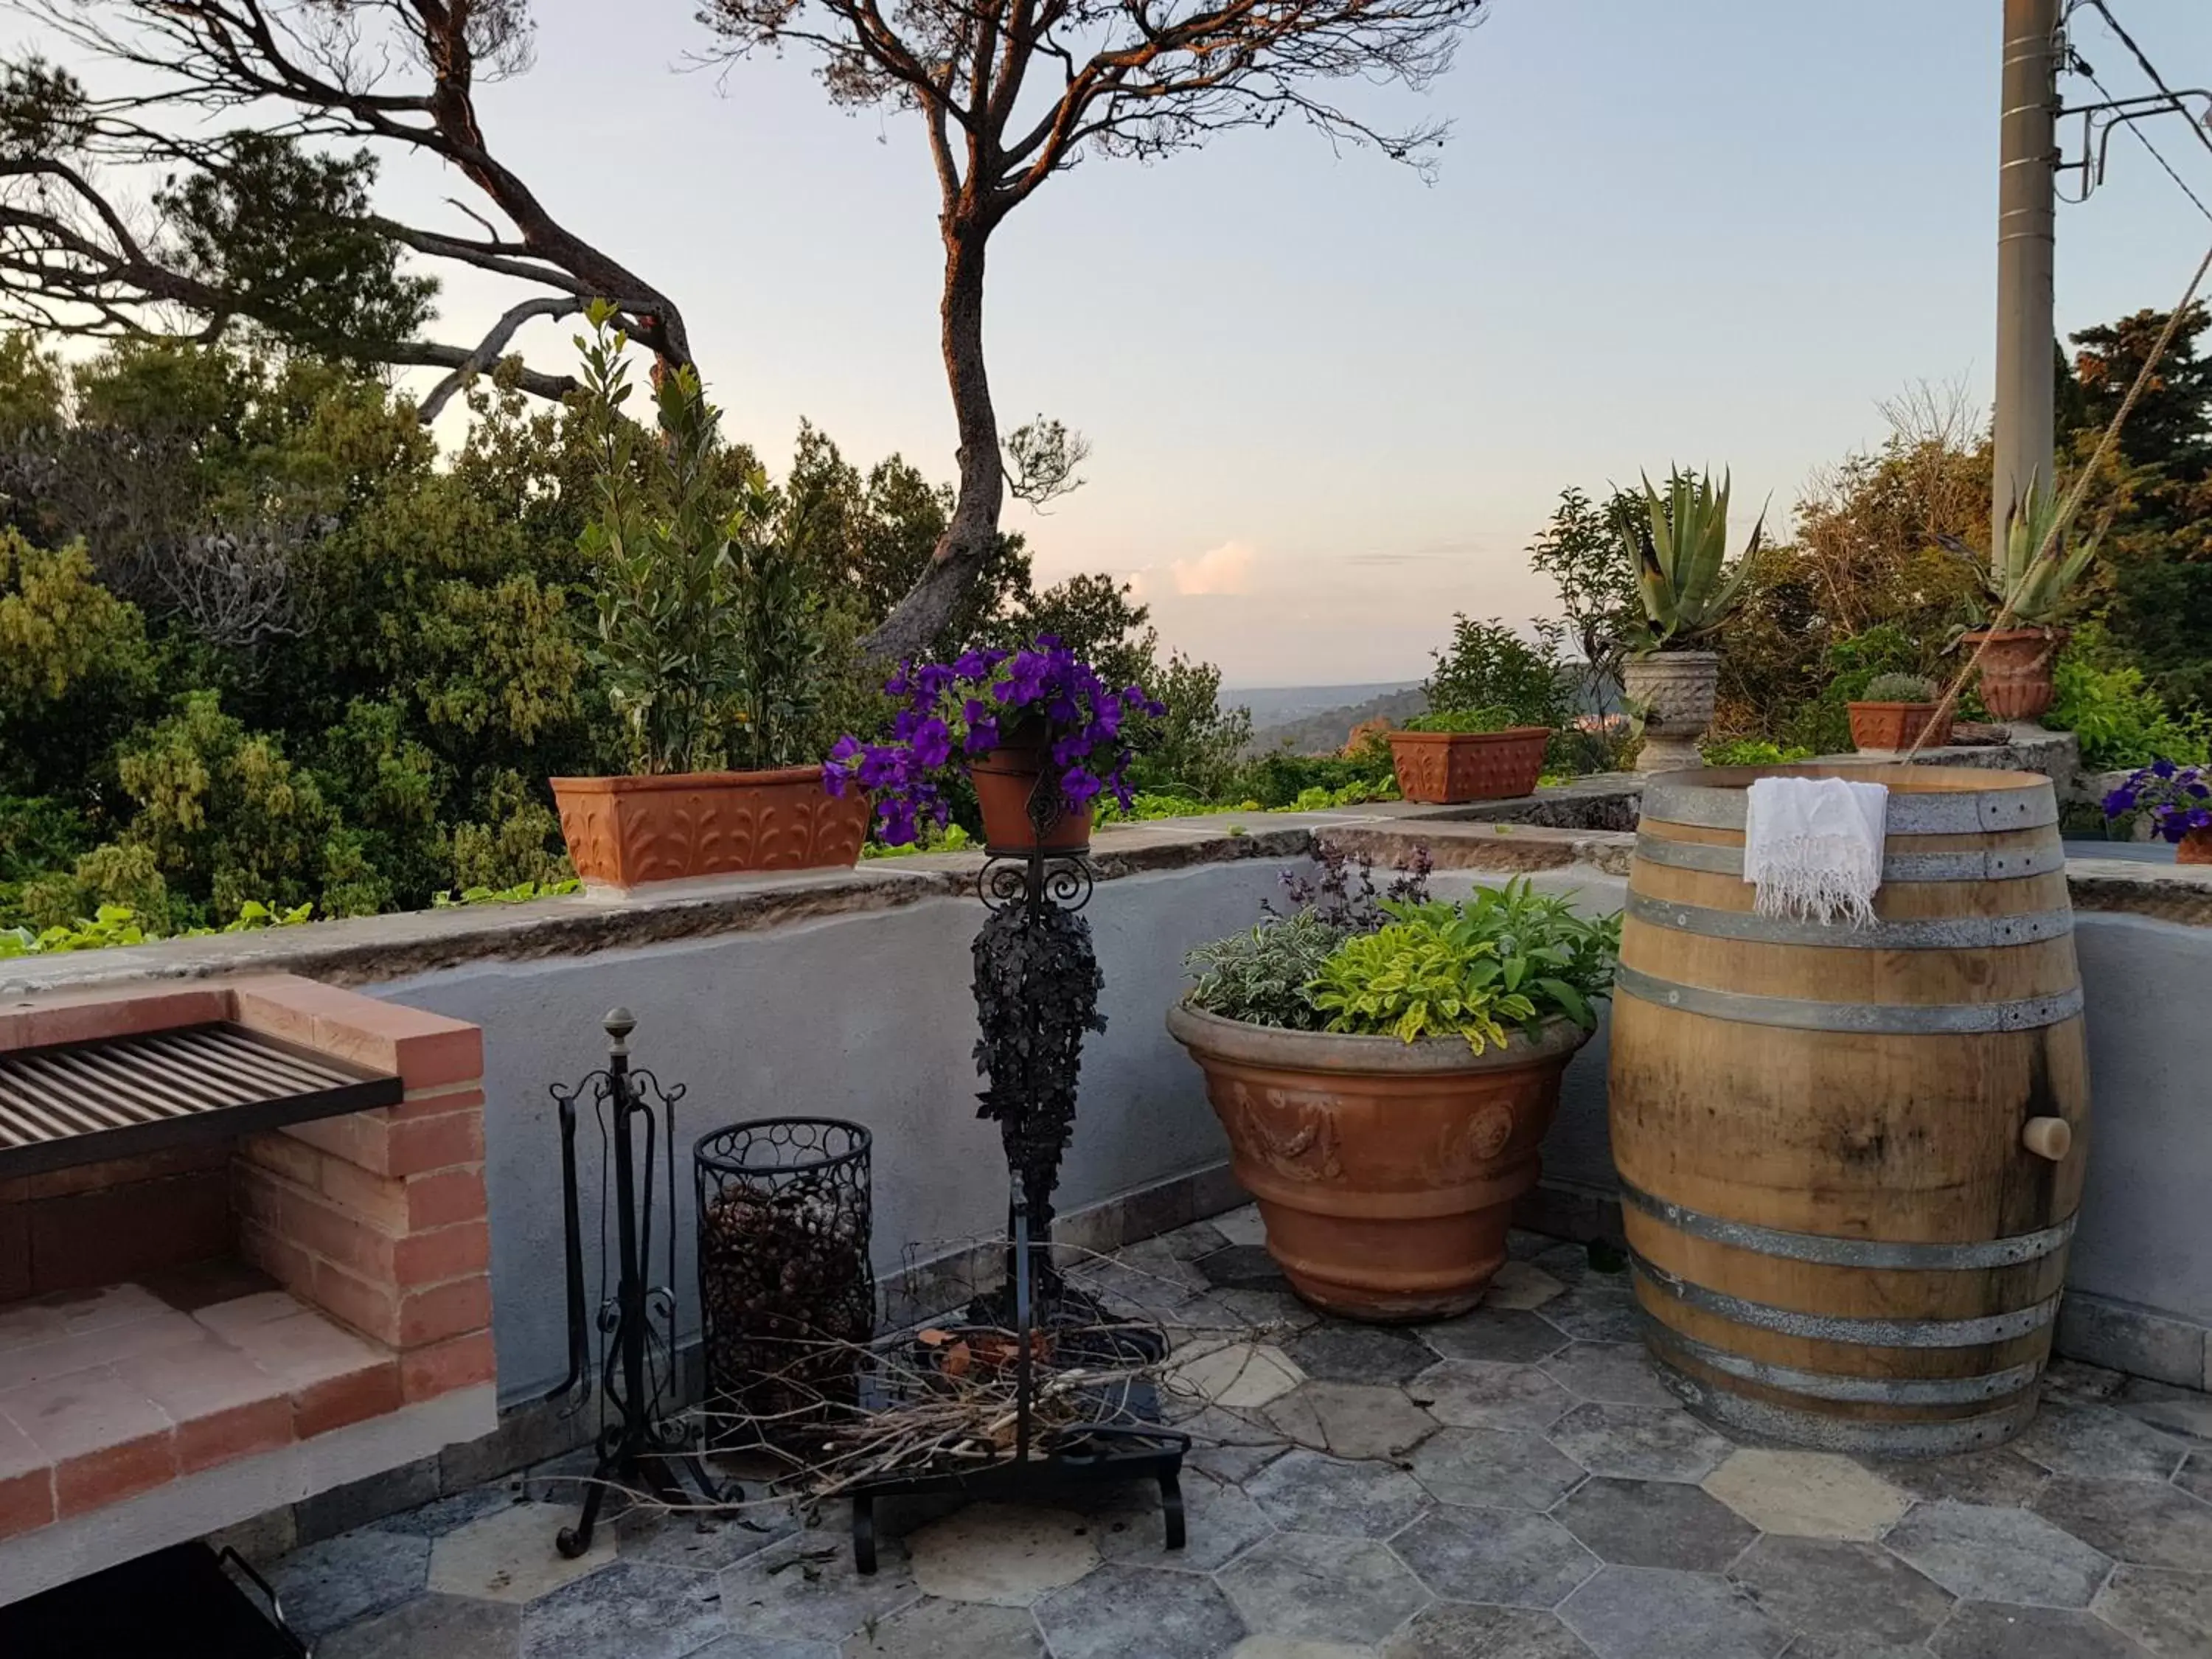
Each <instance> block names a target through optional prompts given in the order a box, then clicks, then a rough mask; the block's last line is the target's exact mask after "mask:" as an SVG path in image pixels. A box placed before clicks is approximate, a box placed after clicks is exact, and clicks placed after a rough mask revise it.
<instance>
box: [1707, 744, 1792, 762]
mask: <svg viewBox="0 0 2212 1659" xmlns="http://www.w3.org/2000/svg"><path fill="white" fill-rule="evenodd" d="M1812 757H1813V751H1812V750H1809V749H1806V748H1802V747H1800V746H1799V745H1797V744H1790V746H1789V747H1787V748H1784V746H1783V745H1781V744H1774V743H1769V742H1767V741H1766V739H1765V738H1732V739H1730V740H1729V742H1726V743H1709V744H1706V745H1705V764H1706V765H1708V766H1788V765H1790V763H1792V762H1795V761H1801V760H1810V759H1811V758H1812Z"/></svg>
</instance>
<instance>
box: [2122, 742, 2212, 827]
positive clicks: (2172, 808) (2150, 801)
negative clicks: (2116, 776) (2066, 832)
mask: <svg viewBox="0 0 2212 1659" xmlns="http://www.w3.org/2000/svg"><path fill="white" fill-rule="evenodd" d="M2130 812H2148V813H2149V814H2150V827H2151V833H2152V834H2154V835H2155V836H2157V837H2158V838H2159V839H2160V841H2170V842H2174V843H2175V844H2176V845H2179V843H2180V842H2181V840H2182V838H2183V837H2184V836H2186V835H2188V834H2189V832H2190V831H2191V830H2192V829H2212V768H2206V767H2203V766H2179V765H2176V764H2175V763H2173V762H2172V761H2170V760H2154V761H2153V762H2152V763H2150V764H2149V765H2148V766H2146V767H2144V768H2143V769H2142V770H2140V771H2138V772H2136V773H2134V774H2132V775H2130V777H2129V778H2128V780H2127V781H2126V782H2124V783H2123V784H2122V785H2121V786H2120V787H2118V788H2117V789H2115V790H2113V791H2112V793H2111V794H2109V795H2107V796H2106V797H2105V816H2106V817H2108V818H2117V817H2125V816H2126V815H2127V814H2129V813H2130Z"/></svg>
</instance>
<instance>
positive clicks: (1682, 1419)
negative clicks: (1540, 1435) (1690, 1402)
mask: <svg viewBox="0 0 2212 1659" xmlns="http://www.w3.org/2000/svg"><path fill="white" fill-rule="evenodd" d="M1549 1432H1550V1435H1551V1439H1552V1443H1553V1445H1555V1446H1557V1447H1558V1448H1559V1449H1560V1450H1561V1451H1563V1452H1565V1453H1566V1454H1567V1455H1568V1456H1570V1457H1571V1458H1573V1459H1574V1460H1575V1461H1576V1462H1578V1463H1580V1464H1581V1465H1582V1466H1583V1468H1586V1469H1588V1470H1589V1472H1590V1473H1591V1474H1610V1475H1613V1476H1616V1477H1618V1478H1619V1479H1620V1480H1688V1481H1693V1482H1694V1481H1699V1480H1704V1479H1705V1477H1706V1476H1707V1475H1709V1474H1711V1473H1712V1472H1713V1471H1714V1470H1715V1469H1717V1468H1719V1467H1720V1466H1721V1465H1722V1464H1723V1463H1724V1462H1727V1461H1728V1459H1729V1454H1731V1453H1732V1452H1734V1451H1735V1443H1734V1442H1732V1441H1729V1440H1724V1439H1723V1438H1722V1437H1720V1436H1719V1435H1717V1434H1715V1433H1714V1432H1713V1431H1711V1429H1709V1428H1707V1427H1706V1426H1705V1425H1704V1424H1702V1423H1700V1422H1699V1421H1698V1419H1696V1418H1694V1417H1692V1416H1691V1415H1690V1414H1689V1413H1687V1412H1686V1411H1683V1410H1680V1408H1678V1407H1668V1406H1603V1405H1596V1404H1592V1405H1588V1406H1577V1407H1576V1408H1575V1409H1574V1410H1572V1411H1571V1412H1569V1413H1567V1414H1566V1415H1565V1417H1563V1418H1561V1419H1559V1421H1558V1422H1556V1423H1554V1424H1553V1425H1552V1427H1551V1429H1550V1431H1549Z"/></svg>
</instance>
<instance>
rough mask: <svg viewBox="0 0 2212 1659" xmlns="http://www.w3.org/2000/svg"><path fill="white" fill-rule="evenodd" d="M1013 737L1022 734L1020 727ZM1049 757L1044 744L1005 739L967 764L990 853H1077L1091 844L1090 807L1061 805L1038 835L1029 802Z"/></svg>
mask: <svg viewBox="0 0 2212 1659" xmlns="http://www.w3.org/2000/svg"><path fill="white" fill-rule="evenodd" d="M1016 735H1017V736H1018V735H1020V734H1019V733H1016ZM1047 759H1048V757H1047V754H1046V748H1045V745H1044V744H1042V743H1009V744H1002V745H1001V746H1000V747H999V748H996V749H994V750H991V752H990V753H989V754H987V755H986V756H984V757H983V758H982V759H981V760H979V761H975V762H973V763H970V765H969V769H968V771H969V776H970V777H972V778H973V779H974V780H975V800H976V804H977V805H979V806H981V808H982V811H983V841H984V843H985V844H986V845H987V847H988V848H990V849H991V850H992V851H993V852H994V853H1027V852H1030V851H1032V850H1034V849H1036V848H1039V847H1042V848H1044V850H1045V851H1046V852H1048V853H1079V852H1081V851H1082V850H1083V849H1084V848H1086V847H1088V846H1090V845H1091V808H1090V806H1089V805H1083V806H1080V807H1077V808H1075V809H1073V811H1070V810H1068V809H1066V807H1063V808H1062V809H1061V811H1060V817H1059V818H1058V819H1057V820H1056V821H1055V822H1054V823H1053V825H1052V827H1051V828H1050V829H1047V830H1046V831H1045V834H1044V836H1043V838H1042V840H1039V839H1038V836H1037V832H1036V823H1034V822H1032V821H1031V819H1030V801H1031V800H1032V799H1035V797H1036V792H1037V790H1038V789H1039V788H1041V787H1045V786H1044V774H1045V766H1046V762H1047Z"/></svg>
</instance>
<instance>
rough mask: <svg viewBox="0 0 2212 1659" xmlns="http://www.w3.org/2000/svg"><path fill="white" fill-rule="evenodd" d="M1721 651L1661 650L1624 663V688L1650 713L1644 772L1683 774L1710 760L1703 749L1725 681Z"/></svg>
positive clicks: (1640, 761)
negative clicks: (1716, 697) (1716, 696)
mask: <svg viewBox="0 0 2212 1659" xmlns="http://www.w3.org/2000/svg"><path fill="white" fill-rule="evenodd" d="M1720 674H1721V659H1720V653H1718V652H1717V651H1656V652H1654V653H1651V654H1650V656H1647V657H1631V658H1630V659H1628V660H1627V661H1626V663H1624V664H1622V665H1621V669H1620V685H1621V690H1624V691H1625V692H1626V693H1627V694H1628V699H1629V701H1630V702H1633V703H1635V704H1637V705H1638V707H1639V708H1642V709H1643V710H1644V749H1643V751H1642V752H1641V753H1640V754H1638V756H1637V757H1636V769H1637V770H1638V771H1639V772H1681V771H1688V770H1693V769H1696V768H1698V767H1700V766H1703V765H1704V764H1705V756H1704V755H1703V754H1701V753H1700V752H1699V744H1702V743H1704V741H1705V731H1706V728H1707V727H1709V726H1711V725H1712V723H1713V693H1714V690H1715V689H1716V688H1717V686H1718V685H1719V684H1720Z"/></svg>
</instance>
